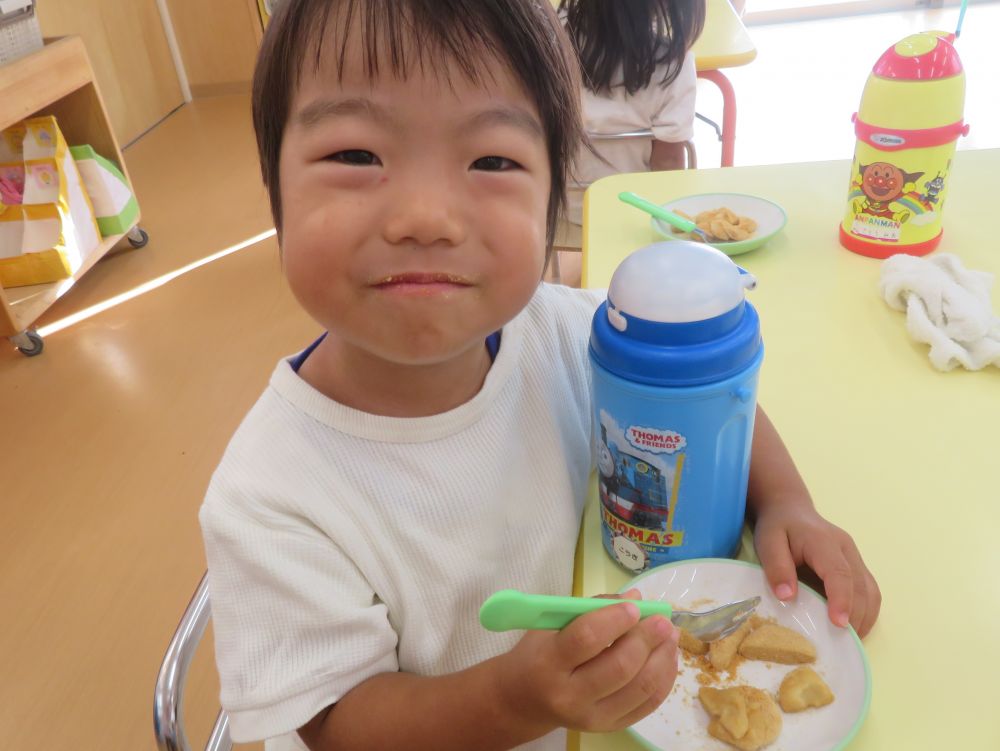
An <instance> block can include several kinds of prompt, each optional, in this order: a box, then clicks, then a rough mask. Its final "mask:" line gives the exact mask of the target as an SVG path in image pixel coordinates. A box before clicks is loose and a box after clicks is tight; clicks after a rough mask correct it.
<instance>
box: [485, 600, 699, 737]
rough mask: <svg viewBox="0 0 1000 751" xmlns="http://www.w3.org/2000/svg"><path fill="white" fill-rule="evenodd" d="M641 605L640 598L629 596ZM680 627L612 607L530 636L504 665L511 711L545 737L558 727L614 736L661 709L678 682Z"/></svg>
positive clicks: (503, 686) (505, 699)
mask: <svg viewBox="0 0 1000 751" xmlns="http://www.w3.org/2000/svg"><path fill="white" fill-rule="evenodd" d="M625 596H626V597H628V598H630V599H637V598H638V592H636V591H634V590H633V591H631V592H629V593H627V594H626V595H625ZM679 636H680V633H679V632H678V630H677V628H676V627H675V626H674V625H673V624H672V623H671V622H670V621H669V620H667V619H666V618H663V617H661V616H651V617H649V618H646V619H644V620H642V621H640V620H639V611H638V609H637V608H636V607H635V605H632V604H629V603H624V602H623V603H621V604H618V605H609V606H608V607H606V608H601V609H600V610H596V611H594V612H592V613H587V614H586V615H582V616H580V617H578V618H576V619H575V620H574V621H573V622H572V623H570V624H569V625H568V626H566V628H564V629H562V630H561V631H529V632H528V633H527V634H525V635H524V637H523V638H522V639H521V641H520V642H518V644H517V646H515V647H514V648H513V649H512V650H511V651H510V652H508V653H507V654H506V655H504V656H503V657H502V658H501V659H500V660H499V664H500V665H501V668H500V674H499V690H500V696H501V697H502V698H501V701H502V703H503V704H504V705H505V708H506V709H507V711H509V712H510V713H511V714H512V715H513V716H516V717H518V718H519V719H520V721H523V722H528V723H531V724H532V725H534V726H537V727H538V729H539V731H540V733H539V734H541V733H544V732H549V731H550V730H552V729H554V728H556V727H568V728H573V729H575V730H584V731H588V732H610V731H612V730H620V729H622V728H625V727H628V726H629V725H632V724H633V723H635V722H637V721H638V720H640V719H642V718H643V717H645V716H646V715H647V714H649V713H650V712H652V711H653V710H654V709H656V708H657V707H658V706H659V705H660V704H661V703H663V701H664V699H666V698H667V694H669V693H670V689H671V688H672V687H673V685H674V679H675V678H676V677H677V641H678V638H679Z"/></svg>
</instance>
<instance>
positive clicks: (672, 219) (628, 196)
mask: <svg viewBox="0 0 1000 751" xmlns="http://www.w3.org/2000/svg"><path fill="white" fill-rule="evenodd" d="M618 199H619V200H620V201H622V202H624V203H627V204H628V205H630V206H635V207H636V208H637V209H641V210H642V211H645V212H646V213H647V214H649V215H650V216H655V217H656V218H657V219H662V220H663V221H665V222H667V223H668V224H672V225H673V226H674V227H676V228H677V229H679V230H681V231H682V232H694V231H695V230H696V229H698V225H696V224H695V223H694V222H692V221H688V220H687V219H684V218H683V217H680V216H677V214H674V213H673V212H670V211H667V210H666V209H665V208H663V207H662V206H657V205H656V204H655V203H651V202H650V201H647V200H646V199H645V198H642V197H641V196H637V195H636V194H635V193H631V192H629V191H627V190H626V191H623V192H621V193H619V194H618Z"/></svg>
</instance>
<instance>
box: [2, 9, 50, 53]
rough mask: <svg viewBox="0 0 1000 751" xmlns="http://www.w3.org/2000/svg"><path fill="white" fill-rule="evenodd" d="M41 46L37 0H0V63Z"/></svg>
mask: <svg viewBox="0 0 1000 751" xmlns="http://www.w3.org/2000/svg"><path fill="white" fill-rule="evenodd" d="M41 48H42V30H41V28H40V27H39V26H38V16H37V15H35V0H0V65H2V64H3V63H9V62H11V61H12V60H16V59H17V58H19V57H24V56H25V55H27V54H30V53H32V52H34V51H35V50H40V49H41Z"/></svg>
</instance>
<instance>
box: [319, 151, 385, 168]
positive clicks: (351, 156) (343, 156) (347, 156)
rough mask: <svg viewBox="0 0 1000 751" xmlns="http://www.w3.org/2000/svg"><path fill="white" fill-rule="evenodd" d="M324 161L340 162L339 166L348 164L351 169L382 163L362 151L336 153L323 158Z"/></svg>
mask: <svg viewBox="0 0 1000 751" xmlns="http://www.w3.org/2000/svg"><path fill="white" fill-rule="evenodd" d="M324 159H325V161H328V162H340V163H341V164H349V165H351V166H353V167H373V166H375V165H376V164H381V163H382V162H380V161H379V158H378V157H377V156H375V155H374V154H373V153H371V152H370V151H365V150H364V149H347V150H346V151H338V152H337V153H335V154H330V155H329V156H327V157H324Z"/></svg>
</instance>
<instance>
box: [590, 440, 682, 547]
mask: <svg viewBox="0 0 1000 751" xmlns="http://www.w3.org/2000/svg"><path fill="white" fill-rule="evenodd" d="M597 467H598V470H599V472H600V478H599V482H598V488H599V492H600V496H601V503H602V504H604V507H605V508H606V509H607V510H608V511H610V512H611V513H612V514H614V515H615V516H616V517H618V518H619V519H621V520H623V521H626V522H628V523H629V524H632V525H634V526H636V527H643V528H644V529H659V530H665V529H667V520H668V512H669V494H668V491H667V483H666V479H665V478H664V476H663V473H662V472H661V471H660V470H659V469H658V468H656V467H654V466H653V465H651V464H650V463H649V462H646V461H644V460H643V459H640V458H639V457H637V456H635V455H634V454H630V453H627V452H625V451H622V450H620V449H619V448H618V447H617V446H616V445H614V444H611V445H609V444H608V431H607V428H606V427H605V426H604V425H601V445H600V447H599V449H598V459H597Z"/></svg>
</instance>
